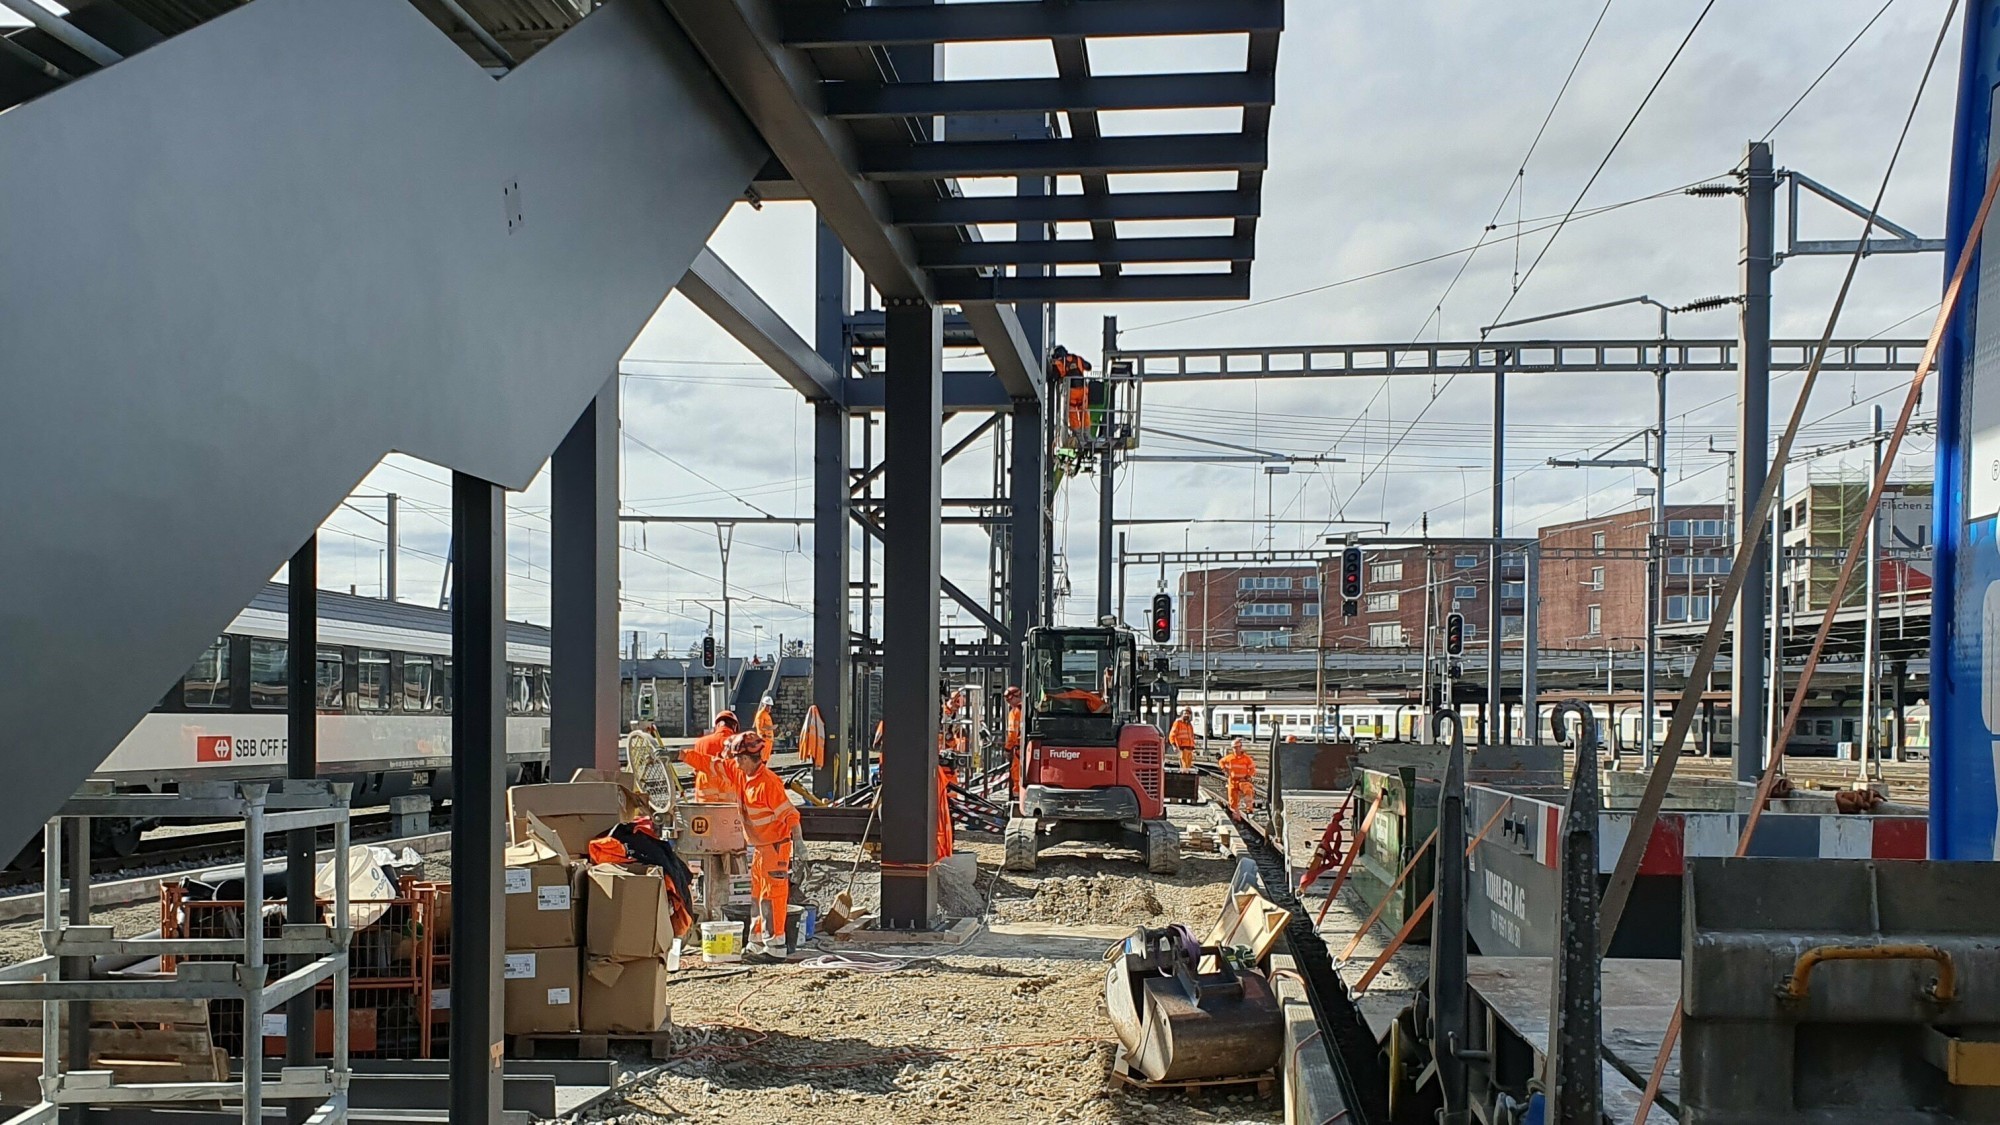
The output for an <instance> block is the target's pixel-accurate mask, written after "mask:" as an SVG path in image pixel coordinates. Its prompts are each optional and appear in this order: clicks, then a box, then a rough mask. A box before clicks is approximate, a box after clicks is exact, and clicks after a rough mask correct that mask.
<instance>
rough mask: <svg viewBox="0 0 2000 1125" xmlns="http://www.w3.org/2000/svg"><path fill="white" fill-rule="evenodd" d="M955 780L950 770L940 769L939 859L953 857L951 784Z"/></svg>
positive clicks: (938, 809)
mask: <svg viewBox="0 0 2000 1125" xmlns="http://www.w3.org/2000/svg"><path fill="white" fill-rule="evenodd" d="M955 780H957V779H956V778H955V777H954V776H953V775H952V772H951V771H950V770H948V769H944V768H942V767H940V768H939V769H938V806H937V858H939V859H947V858H949V857H950V856H951V848H952V841H951V783H952V782H953V781H955Z"/></svg>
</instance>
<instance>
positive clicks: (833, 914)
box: [820, 790, 882, 934]
mask: <svg viewBox="0 0 2000 1125" xmlns="http://www.w3.org/2000/svg"><path fill="white" fill-rule="evenodd" d="M880 811H882V793H881V791H880V790H876V792H875V800H874V801H873V802H871V803H870V804H869V806H868V821H867V823H865V824H863V825H862V826H861V842H860V843H858V844H856V845H855V846H854V866H853V867H852V868H849V869H848V872H847V889H846V890H844V891H841V892H840V893H838V894H836V895H834V896H833V905H832V906H830V907H828V908H827V911H826V916H825V917H824V918H822V919H821V920H820V929H821V930H824V931H825V932H827V933H829V934H837V933H839V932H840V931H841V929H842V928H843V927H845V926H846V925H847V924H848V923H849V922H852V921H854V918H855V912H854V881H855V880H856V879H857V878H859V877H860V875H861V859H862V857H863V856H864V855H866V854H867V848H868V833H869V830H870V829H872V828H874V827H875V814H876V813H878V812H880Z"/></svg>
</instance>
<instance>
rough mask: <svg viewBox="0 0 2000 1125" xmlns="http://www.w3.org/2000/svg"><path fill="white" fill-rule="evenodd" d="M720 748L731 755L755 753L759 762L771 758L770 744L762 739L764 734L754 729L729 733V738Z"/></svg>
mask: <svg viewBox="0 0 2000 1125" xmlns="http://www.w3.org/2000/svg"><path fill="white" fill-rule="evenodd" d="M722 748H723V749H724V750H725V751H727V752H728V753H729V754H731V755H732V756H734V755H739V754H755V755H757V760H758V761H760V762H766V761H769V760H770V758H771V744H770V743H768V742H766V741H764V736H763V735H761V734H758V733H757V732H756V731H754V730H746V731H744V732H743V733H742V734H737V735H731V736H730V738H729V740H728V741H727V742H724V743H723V744H722Z"/></svg>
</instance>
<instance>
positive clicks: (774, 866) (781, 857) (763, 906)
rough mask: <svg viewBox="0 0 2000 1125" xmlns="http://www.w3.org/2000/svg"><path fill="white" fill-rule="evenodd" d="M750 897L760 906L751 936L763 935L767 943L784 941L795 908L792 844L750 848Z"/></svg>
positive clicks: (785, 843)
mask: <svg viewBox="0 0 2000 1125" xmlns="http://www.w3.org/2000/svg"><path fill="white" fill-rule="evenodd" d="M750 896H751V897H752V898H753V899H755V900H756V902H757V917H756V919H755V920H754V921H752V922H751V923H750V930H751V932H752V933H756V932H758V931H760V930H761V931H762V932H763V933H764V934H766V935H767V940H770V941H783V940H784V939H785V916H786V914H788V913H789V912H790V911H791V908H792V842H791V841H790V840H788V839H787V840H780V841H778V842H777V843H775V844H752V845H751V846H750Z"/></svg>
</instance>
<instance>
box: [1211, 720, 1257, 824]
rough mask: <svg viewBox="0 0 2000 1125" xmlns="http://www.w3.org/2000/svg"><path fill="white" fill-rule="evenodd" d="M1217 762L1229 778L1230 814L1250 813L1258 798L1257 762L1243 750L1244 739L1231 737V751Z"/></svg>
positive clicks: (1224, 774)
mask: <svg viewBox="0 0 2000 1125" xmlns="http://www.w3.org/2000/svg"><path fill="white" fill-rule="evenodd" d="M1216 764H1217V765H1220V766H1221V767H1222V776H1223V777H1225V778H1227V779H1228V780H1229V813H1230V815H1231V816H1242V815H1244V814H1245V813H1248V812H1249V811H1250V806H1251V804H1253V803H1254V802H1255V801H1256V798H1257V763H1256V762H1253V761H1251V760H1250V755H1248V754H1246V753H1244V752H1243V740H1242V739H1240V738H1236V739H1231V740H1230V743H1229V753H1227V754H1224V755H1223V756H1222V760H1221V761H1220V762H1218V763H1216Z"/></svg>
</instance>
